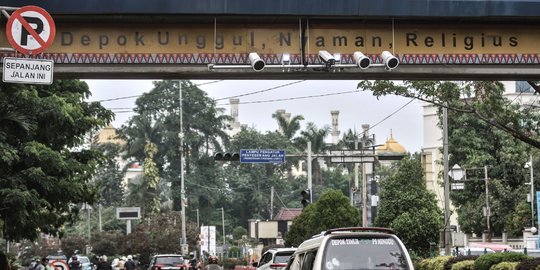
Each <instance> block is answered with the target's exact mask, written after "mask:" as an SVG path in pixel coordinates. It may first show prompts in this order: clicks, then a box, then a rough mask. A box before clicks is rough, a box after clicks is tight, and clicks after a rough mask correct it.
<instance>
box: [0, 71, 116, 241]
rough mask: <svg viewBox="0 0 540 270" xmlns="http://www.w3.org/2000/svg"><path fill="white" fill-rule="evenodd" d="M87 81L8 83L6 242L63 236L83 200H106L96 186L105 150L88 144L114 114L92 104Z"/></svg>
mask: <svg viewBox="0 0 540 270" xmlns="http://www.w3.org/2000/svg"><path fill="white" fill-rule="evenodd" d="M89 95H90V91H89V89H88V86H87V85H86V83H85V82H82V81H79V80H57V81H55V82H54V83H53V84H52V85H39V86H36V85H24V84H3V83H1V84H0V108H2V109H0V122H1V124H0V153H1V156H2V158H1V159H0V164H1V166H0V168H1V169H0V172H1V175H2V176H1V177H0V220H2V221H3V232H4V237H5V238H7V239H10V240H20V239H23V238H27V239H36V238H37V237H38V236H39V235H40V233H46V234H58V233H59V232H60V228H61V226H62V225H63V224H65V223H68V222H72V221H74V220H76V219H77V212H78V209H79V208H78V206H79V205H80V204H81V203H85V202H86V203H90V204H93V203H95V202H96V201H97V199H98V196H97V192H96V189H95V187H94V186H93V184H92V183H91V182H90V179H92V176H93V173H94V172H95V167H96V164H97V161H98V160H99V159H100V155H99V153H98V152H97V151H96V150H95V149H83V148H81V147H80V146H81V145H82V144H83V142H84V140H85V135H86V134H88V133H90V132H91V131H93V130H96V129H99V128H101V127H105V126H106V125H107V124H108V123H109V122H110V121H111V120H112V117H113V114H112V112H110V111H108V110H106V109H105V108H103V107H102V106H101V105H100V104H99V103H95V102H92V103H88V102H86V101H85V99H86V98H88V97H89Z"/></svg>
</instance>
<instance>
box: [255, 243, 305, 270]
mask: <svg viewBox="0 0 540 270" xmlns="http://www.w3.org/2000/svg"><path fill="white" fill-rule="evenodd" d="M295 251H296V248H272V249H269V250H267V251H266V252H265V253H264V254H263V255H262V256H261V259H260V260H259V262H256V263H253V266H255V267H257V270H278V269H281V268H283V267H285V266H287V262H288V261H289V258H290V257H291V255H293V254H294V252H295Z"/></svg>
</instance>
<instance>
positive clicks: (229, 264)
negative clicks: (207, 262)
mask: <svg viewBox="0 0 540 270" xmlns="http://www.w3.org/2000/svg"><path fill="white" fill-rule="evenodd" d="M236 265H247V261H246V260H244V259H237V258H227V259H225V260H223V269H234V267H235V266H236Z"/></svg>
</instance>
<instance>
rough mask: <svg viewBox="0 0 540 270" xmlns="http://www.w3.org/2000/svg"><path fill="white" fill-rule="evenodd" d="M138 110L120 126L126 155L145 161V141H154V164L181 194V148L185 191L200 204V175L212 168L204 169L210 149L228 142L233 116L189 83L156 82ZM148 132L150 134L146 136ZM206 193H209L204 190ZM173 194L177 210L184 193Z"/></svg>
mask: <svg viewBox="0 0 540 270" xmlns="http://www.w3.org/2000/svg"><path fill="white" fill-rule="evenodd" d="M180 89H182V97H183V98H182V116H183V133H184V145H182V146H180V139H179V137H178V134H179V132H180V106H179V105H180V104H179V91H180ZM135 112H136V115H135V116H134V117H133V118H132V119H131V120H130V121H129V122H128V124H127V125H126V126H123V127H122V132H121V133H122V134H123V136H124V137H125V138H126V140H127V149H128V155H127V157H128V158H133V159H134V160H136V161H139V162H141V163H142V161H143V159H144V157H145V154H144V144H145V143H146V139H148V140H149V141H150V142H152V143H155V144H156V146H157V152H156V154H155V156H154V161H155V163H156V167H157V169H158V170H159V175H160V177H161V178H163V179H165V181H166V182H169V183H171V184H172V186H171V188H172V189H173V190H180V178H179V177H178V176H179V175H180V151H179V149H180V147H182V149H183V152H184V153H185V157H184V158H185V165H186V166H185V171H186V174H185V176H186V179H185V180H186V181H185V184H186V187H185V189H186V191H187V195H188V199H189V201H190V202H191V201H193V200H196V198H197V197H199V196H200V193H197V191H198V190H200V189H199V188H197V187H198V185H199V184H200V183H204V181H203V182H198V179H200V178H199V175H198V173H200V172H203V171H204V169H203V168H205V169H208V167H205V166H206V165H208V164H209V163H208V160H207V157H208V155H209V151H212V150H215V151H220V150H221V149H222V143H227V142H228V141H229V137H228V136H227V134H226V133H225V131H224V129H223V127H224V126H225V124H226V123H227V121H228V120H229V117H228V116H226V115H224V114H223V112H224V110H223V109H220V108H217V107H216V101H214V100H212V99H211V98H209V97H208V95H207V94H206V93H205V92H204V91H202V90H201V89H200V88H198V87H197V86H196V85H194V84H193V83H191V82H190V81H180V82H178V81H156V82H154V88H153V89H152V90H151V91H150V92H149V93H146V94H143V95H142V96H141V97H140V98H138V99H137V101H136V108H135ZM144 134H148V135H150V136H147V137H146V136H144ZM199 166H201V167H199ZM210 171H211V170H210ZM208 174H211V173H208ZM214 178H215V177H212V178H210V179H214ZM190 179H193V180H190ZM203 180H206V179H203ZM192 191H193V192H192ZM204 192H207V191H206V190H202V191H201V193H204ZM206 194H207V193H206ZM171 196H172V197H173V200H174V202H173V206H174V208H175V210H179V208H180V192H173V193H172V194H171Z"/></svg>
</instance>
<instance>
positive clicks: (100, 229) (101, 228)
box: [98, 203, 103, 232]
mask: <svg viewBox="0 0 540 270" xmlns="http://www.w3.org/2000/svg"><path fill="white" fill-rule="evenodd" d="M98 212H99V215H98V218H99V232H103V226H102V223H101V203H99V205H98Z"/></svg>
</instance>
